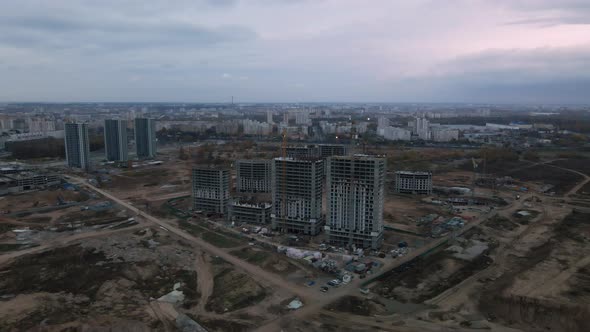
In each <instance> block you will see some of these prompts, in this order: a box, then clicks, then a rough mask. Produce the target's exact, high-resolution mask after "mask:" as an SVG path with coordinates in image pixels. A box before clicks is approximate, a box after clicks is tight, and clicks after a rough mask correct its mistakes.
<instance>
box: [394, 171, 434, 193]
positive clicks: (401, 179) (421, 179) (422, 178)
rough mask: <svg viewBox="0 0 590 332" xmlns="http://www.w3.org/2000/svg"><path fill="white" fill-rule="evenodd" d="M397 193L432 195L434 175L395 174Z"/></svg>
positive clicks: (400, 172) (399, 172) (420, 173)
mask: <svg viewBox="0 0 590 332" xmlns="http://www.w3.org/2000/svg"><path fill="white" fill-rule="evenodd" d="M395 192H396V193H398V194H420V195H430V194H432V173H430V172H409V171H398V172H395Z"/></svg>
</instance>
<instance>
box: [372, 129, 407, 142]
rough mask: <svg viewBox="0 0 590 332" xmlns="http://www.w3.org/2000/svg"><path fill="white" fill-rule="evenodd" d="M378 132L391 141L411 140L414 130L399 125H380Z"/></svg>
mask: <svg viewBox="0 0 590 332" xmlns="http://www.w3.org/2000/svg"><path fill="white" fill-rule="evenodd" d="M378 134H379V135H380V136H383V138H385V139H386V140H390V141H409V140H411V139H412V132H411V131H409V130H407V129H404V128H398V127H392V126H388V127H380V128H379V129H378Z"/></svg>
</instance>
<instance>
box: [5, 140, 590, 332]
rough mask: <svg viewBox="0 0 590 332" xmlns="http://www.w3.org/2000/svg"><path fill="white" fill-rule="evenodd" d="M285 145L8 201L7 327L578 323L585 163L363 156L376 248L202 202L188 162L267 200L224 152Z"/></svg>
mask: <svg viewBox="0 0 590 332" xmlns="http://www.w3.org/2000/svg"><path fill="white" fill-rule="evenodd" d="M281 149H282V148H281V144H280V143H277V144H274V145H272V144H261V145H260V146H258V145H249V146H248V147H246V146H242V147H240V146H236V145H235V144H220V145H219V146H218V147H217V148H212V147H203V146H198V147H195V148H193V149H188V148H185V149H184V151H181V152H182V153H179V152H178V150H176V151H175V150H171V151H167V152H163V153H161V154H159V155H158V158H159V162H158V163H151V164H144V165H142V166H141V167H131V168H129V167H128V168H119V167H116V166H110V165H105V166H104V167H103V169H102V170H101V171H100V172H97V173H95V174H92V175H89V176H87V177H80V176H79V175H77V174H73V173H72V174H66V175H64V177H63V181H62V183H61V184H59V185H57V186H54V187H51V188H45V189H43V190H37V191H32V192H26V193H23V194H10V195H6V196H3V197H1V198H0V211H2V213H3V215H2V217H1V219H0V220H1V223H0V248H1V249H2V250H1V254H2V255H1V256H0V275H1V276H2V278H0V313H1V315H2V316H0V322H1V323H0V330H30V329H35V328H37V327H39V326H42V327H43V328H44V329H46V330H51V331H65V330H72V329H75V330H77V329H88V330H92V329H100V328H107V327H113V326H117V327H120V328H122V329H124V330H183V331H250V330H260V331H278V330H283V331H330V330H332V331H369V330H384V331H441V330H443V331H444V330H453V331H463V330H464V331H471V330H474V329H489V330H492V331H537V330H547V329H550V330H559V331H584V330H585V318H586V317H588V315H589V314H590V313H589V311H588V308H589V303H590V302H589V301H590V300H589V299H590V297H589V296H590V295H589V294H588V291H587V290H588V282H589V280H590V279H589V271H590V261H589V260H588V257H590V255H589V254H590V252H589V251H590V247H589V246H588V245H587V244H588V241H589V239H590V224H588V222H587V221H588V220H590V219H589V218H588V217H590V216H589V215H588V214H590V209H589V208H590V205H589V204H590V201H588V196H587V194H586V193H585V190H586V189H585V188H587V187H588V182H589V181H590V178H589V177H588V175H587V174H586V172H587V169H585V167H584V166H583V165H584V163H581V162H578V161H572V160H571V159H563V158H558V157H556V156H551V155H548V156H547V157H546V159H544V160H541V161H539V162H527V161H522V162H520V163H518V164H516V165H511V167H512V169H507V168H502V167H500V166H497V165H492V164H491V163H490V164H489V165H486V167H487V169H486V171H485V172H484V171H483V169H482V168H483V167H482V166H479V165H482V164H483V163H484V162H485V161H484V160H483V159H481V158H474V157H472V156H471V155H470V154H469V151H444V150H443V151H438V152H437V153H433V152H432V151H428V152H427V153H424V151H423V150H420V149H416V150H409V151H408V150H405V149H404V150H395V149H390V150H378V149H376V150H375V151H365V152H367V153H371V154H377V153H379V154H380V155H385V156H388V158H387V160H388V163H387V169H386V174H385V192H384V204H383V227H384V230H383V240H382V244H381V246H380V247H379V248H377V249H370V248H369V249H365V250H358V248H357V249H355V250H352V249H351V248H347V247H346V246H338V245H332V244H330V241H329V238H328V235H327V234H326V233H325V232H323V231H321V232H319V234H318V235H315V236H314V235H312V234H293V233H287V232H280V231H276V230H273V227H272V222H271V220H270V218H268V215H266V217H264V218H262V219H248V218H245V219H236V218H227V216H224V215H222V214H220V213H207V212H206V211H197V210H195V208H194V207H195V206H194V199H193V198H192V196H193V195H194V193H193V191H192V186H191V184H192V179H191V176H192V171H193V169H194V168H195V166H196V165H205V164H210V161H215V160H216V162H217V163H218V165H220V167H218V169H222V166H223V167H227V169H228V170H229V175H228V178H229V183H228V187H229V190H230V193H231V195H232V197H233V196H234V195H235V196H236V197H240V198H242V200H243V201H245V202H247V203H244V204H250V203H251V202H252V204H262V203H263V202H264V201H265V200H268V199H270V197H269V196H270V195H269V193H268V192H266V191H268V190H267V189H264V190H261V191H263V192H261V193H258V192H256V193H252V192H248V193H237V191H236V169H235V167H231V166H232V162H233V161H234V160H238V159H248V158H256V159H260V158H272V157H280V156H281V154H282V152H281ZM191 150H192V151H191ZM209 151H212V152H211V155H210V156H209V155H208V154H209ZM183 153H184V154H188V155H189V156H188V158H187V156H186V155H183ZM404 154H411V155H412V156H414V157H412V158H405V159H404V158H402V157H401V156H402V155H404ZM203 156H205V157H203ZM199 158H200V159H199ZM444 164H448V165H457V167H456V168H451V167H443V165H444ZM473 164H478V166H479V167H475V166H473ZM462 165H467V166H462ZM419 166H420V167H423V168H417V167H419ZM494 167H497V170H498V171H496V170H495V169H494ZM416 169H418V170H423V171H428V172H432V185H433V190H432V194H426V195H424V194H412V193H399V192H396V190H395V186H394V183H393V181H394V178H395V176H394V173H395V172H396V171H398V170H404V171H407V170H416ZM278 170H279V171H280V170H282V166H281V167H279V168H278ZM500 170H501V171H500ZM528 170H531V172H529V171H528ZM566 174H567V175H566ZM506 177H510V180H509V181H508V180H506ZM482 178H486V179H487V178H493V179H494V182H493V183H494V184H493V185H491V186H490V185H488V184H487V183H488V182H486V181H487V180H486V181H478V180H479V179H482ZM566 180H567V181H566ZM285 183H287V182H285ZM548 185H552V187H551V189H550V190H546V189H547V186H548ZM449 188H454V189H449ZM458 188H462V189H458ZM257 190H258V189H257ZM23 195H26V199H23ZM281 195H282V194H281V192H280V191H279V192H278V197H279V198H281ZM322 197H323V198H322V199H323V200H324V201H325V200H326V198H325V197H326V193H325V192H324V193H323V194H322ZM261 206H265V207H266V208H268V206H267V205H264V204H262V205H261ZM324 206H326V203H325V202H324ZM275 211H276V210H275ZM279 212H281V210H279ZM248 213H252V212H251V210H249V211H248ZM263 213H266V212H263ZM323 213H325V211H324V212H323ZM250 220H256V222H250ZM259 220H265V221H264V222H260V221H259Z"/></svg>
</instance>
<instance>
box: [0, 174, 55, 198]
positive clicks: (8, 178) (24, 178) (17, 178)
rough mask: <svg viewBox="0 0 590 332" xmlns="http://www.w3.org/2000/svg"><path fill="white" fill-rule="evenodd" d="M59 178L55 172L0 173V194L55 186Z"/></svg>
mask: <svg viewBox="0 0 590 332" xmlns="http://www.w3.org/2000/svg"><path fill="white" fill-rule="evenodd" d="M60 183H61V179H60V178H59V177H58V176H57V175H56V174H40V173H36V172H32V171H29V170H23V171H19V172H17V173H4V174H2V175H0V195H6V194H10V193H18V192H23V191H27V190H33V189H44V188H47V187H51V186H57V185H59V184H60Z"/></svg>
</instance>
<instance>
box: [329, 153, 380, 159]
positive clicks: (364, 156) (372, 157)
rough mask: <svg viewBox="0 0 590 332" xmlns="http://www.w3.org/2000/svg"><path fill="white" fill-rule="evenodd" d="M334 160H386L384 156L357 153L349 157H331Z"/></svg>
mask: <svg viewBox="0 0 590 332" xmlns="http://www.w3.org/2000/svg"><path fill="white" fill-rule="evenodd" d="M330 158H332V159H371V160H373V159H383V158H385V156H384V155H369V154H362V153H357V154H353V155H349V156H331V157H330Z"/></svg>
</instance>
